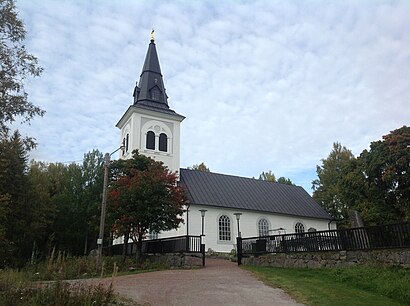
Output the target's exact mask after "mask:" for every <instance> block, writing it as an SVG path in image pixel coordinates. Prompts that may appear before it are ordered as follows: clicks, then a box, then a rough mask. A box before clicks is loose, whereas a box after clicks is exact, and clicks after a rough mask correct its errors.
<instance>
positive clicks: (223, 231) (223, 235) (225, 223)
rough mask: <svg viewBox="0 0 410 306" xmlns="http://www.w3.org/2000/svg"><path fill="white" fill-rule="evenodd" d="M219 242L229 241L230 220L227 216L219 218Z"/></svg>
mask: <svg viewBox="0 0 410 306" xmlns="http://www.w3.org/2000/svg"><path fill="white" fill-rule="evenodd" d="M218 221H219V224H218V225H219V240H221V241H230V240H231V220H230V219H229V217H228V216H226V215H222V216H220V217H219V220H218Z"/></svg>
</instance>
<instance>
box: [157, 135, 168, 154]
mask: <svg viewBox="0 0 410 306" xmlns="http://www.w3.org/2000/svg"><path fill="white" fill-rule="evenodd" d="M159 150H160V151H162V152H167V151H168V137H167V134H165V133H161V134H159Z"/></svg>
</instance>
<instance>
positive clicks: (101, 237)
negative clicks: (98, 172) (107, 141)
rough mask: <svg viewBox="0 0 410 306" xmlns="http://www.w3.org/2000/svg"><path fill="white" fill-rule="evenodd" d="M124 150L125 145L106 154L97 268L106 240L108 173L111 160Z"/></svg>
mask: <svg viewBox="0 0 410 306" xmlns="http://www.w3.org/2000/svg"><path fill="white" fill-rule="evenodd" d="M122 148H124V145H122V146H120V147H119V148H118V149H117V150H115V151H114V152H112V153H111V154H110V153H105V155H104V185H103V195H102V202H101V216H100V234H99V235H98V239H97V245H98V255H97V266H99V265H100V263H101V258H102V249H103V240H104V227H105V210H106V207H107V191H108V172H109V170H110V158H111V155H113V154H114V153H115V152H117V151H118V150H121V149H122Z"/></svg>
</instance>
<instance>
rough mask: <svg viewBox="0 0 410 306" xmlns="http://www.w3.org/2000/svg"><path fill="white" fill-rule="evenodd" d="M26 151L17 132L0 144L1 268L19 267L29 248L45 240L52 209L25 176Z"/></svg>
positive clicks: (23, 261) (29, 253) (25, 146)
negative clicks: (4, 246)
mask: <svg viewBox="0 0 410 306" xmlns="http://www.w3.org/2000/svg"><path fill="white" fill-rule="evenodd" d="M28 150H29V148H28V146H27V144H26V142H25V141H24V140H23V139H22V138H21V136H20V134H19V133H18V132H17V131H16V132H14V134H13V135H12V136H11V137H8V138H5V139H2V140H1V141H0V204H1V207H0V211H1V212H2V217H1V219H2V226H1V227H0V235H1V236H2V242H0V244H2V245H6V246H7V247H6V248H4V249H2V251H3V254H2V256H1V257H2V259H3V260H2V264H3V265H5V264H7V265H18V266H21V265H23V264H24V263H25V262H26V260H27V259H28V258H30V255H31V252H32V250H33V246H35V245H36V243H37V244H38V243H42V242H43V241H44V240H45V235H46V232H47V227H48V226H49V224H50V220H52V214H53V209H52V208H50V207H49V206H48V203H47V202H43V200H44V198H42V197H41V194H40V193H39V192H38V190H39V189H38V187H37V186H35V184H33V182H32V180H31V177H30V176H29V175H28V174H27V171H28V163H27V153H28Z"/></svg>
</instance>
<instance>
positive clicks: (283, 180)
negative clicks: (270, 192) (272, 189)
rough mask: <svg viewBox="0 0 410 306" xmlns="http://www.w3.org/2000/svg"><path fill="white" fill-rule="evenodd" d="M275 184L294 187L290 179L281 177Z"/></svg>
mask: <svg viewBox="0 0 410 306" xmlns="http://www.w3.org/2000/svg"><path fill="white" fill-rule="evenodd" d="M277 182H278V183H280V184H286V185H295V184H293V182H292V181H291V179H289V178H286V177H283V176H281V177H280V178H278V181H277Z"/></svg>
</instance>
